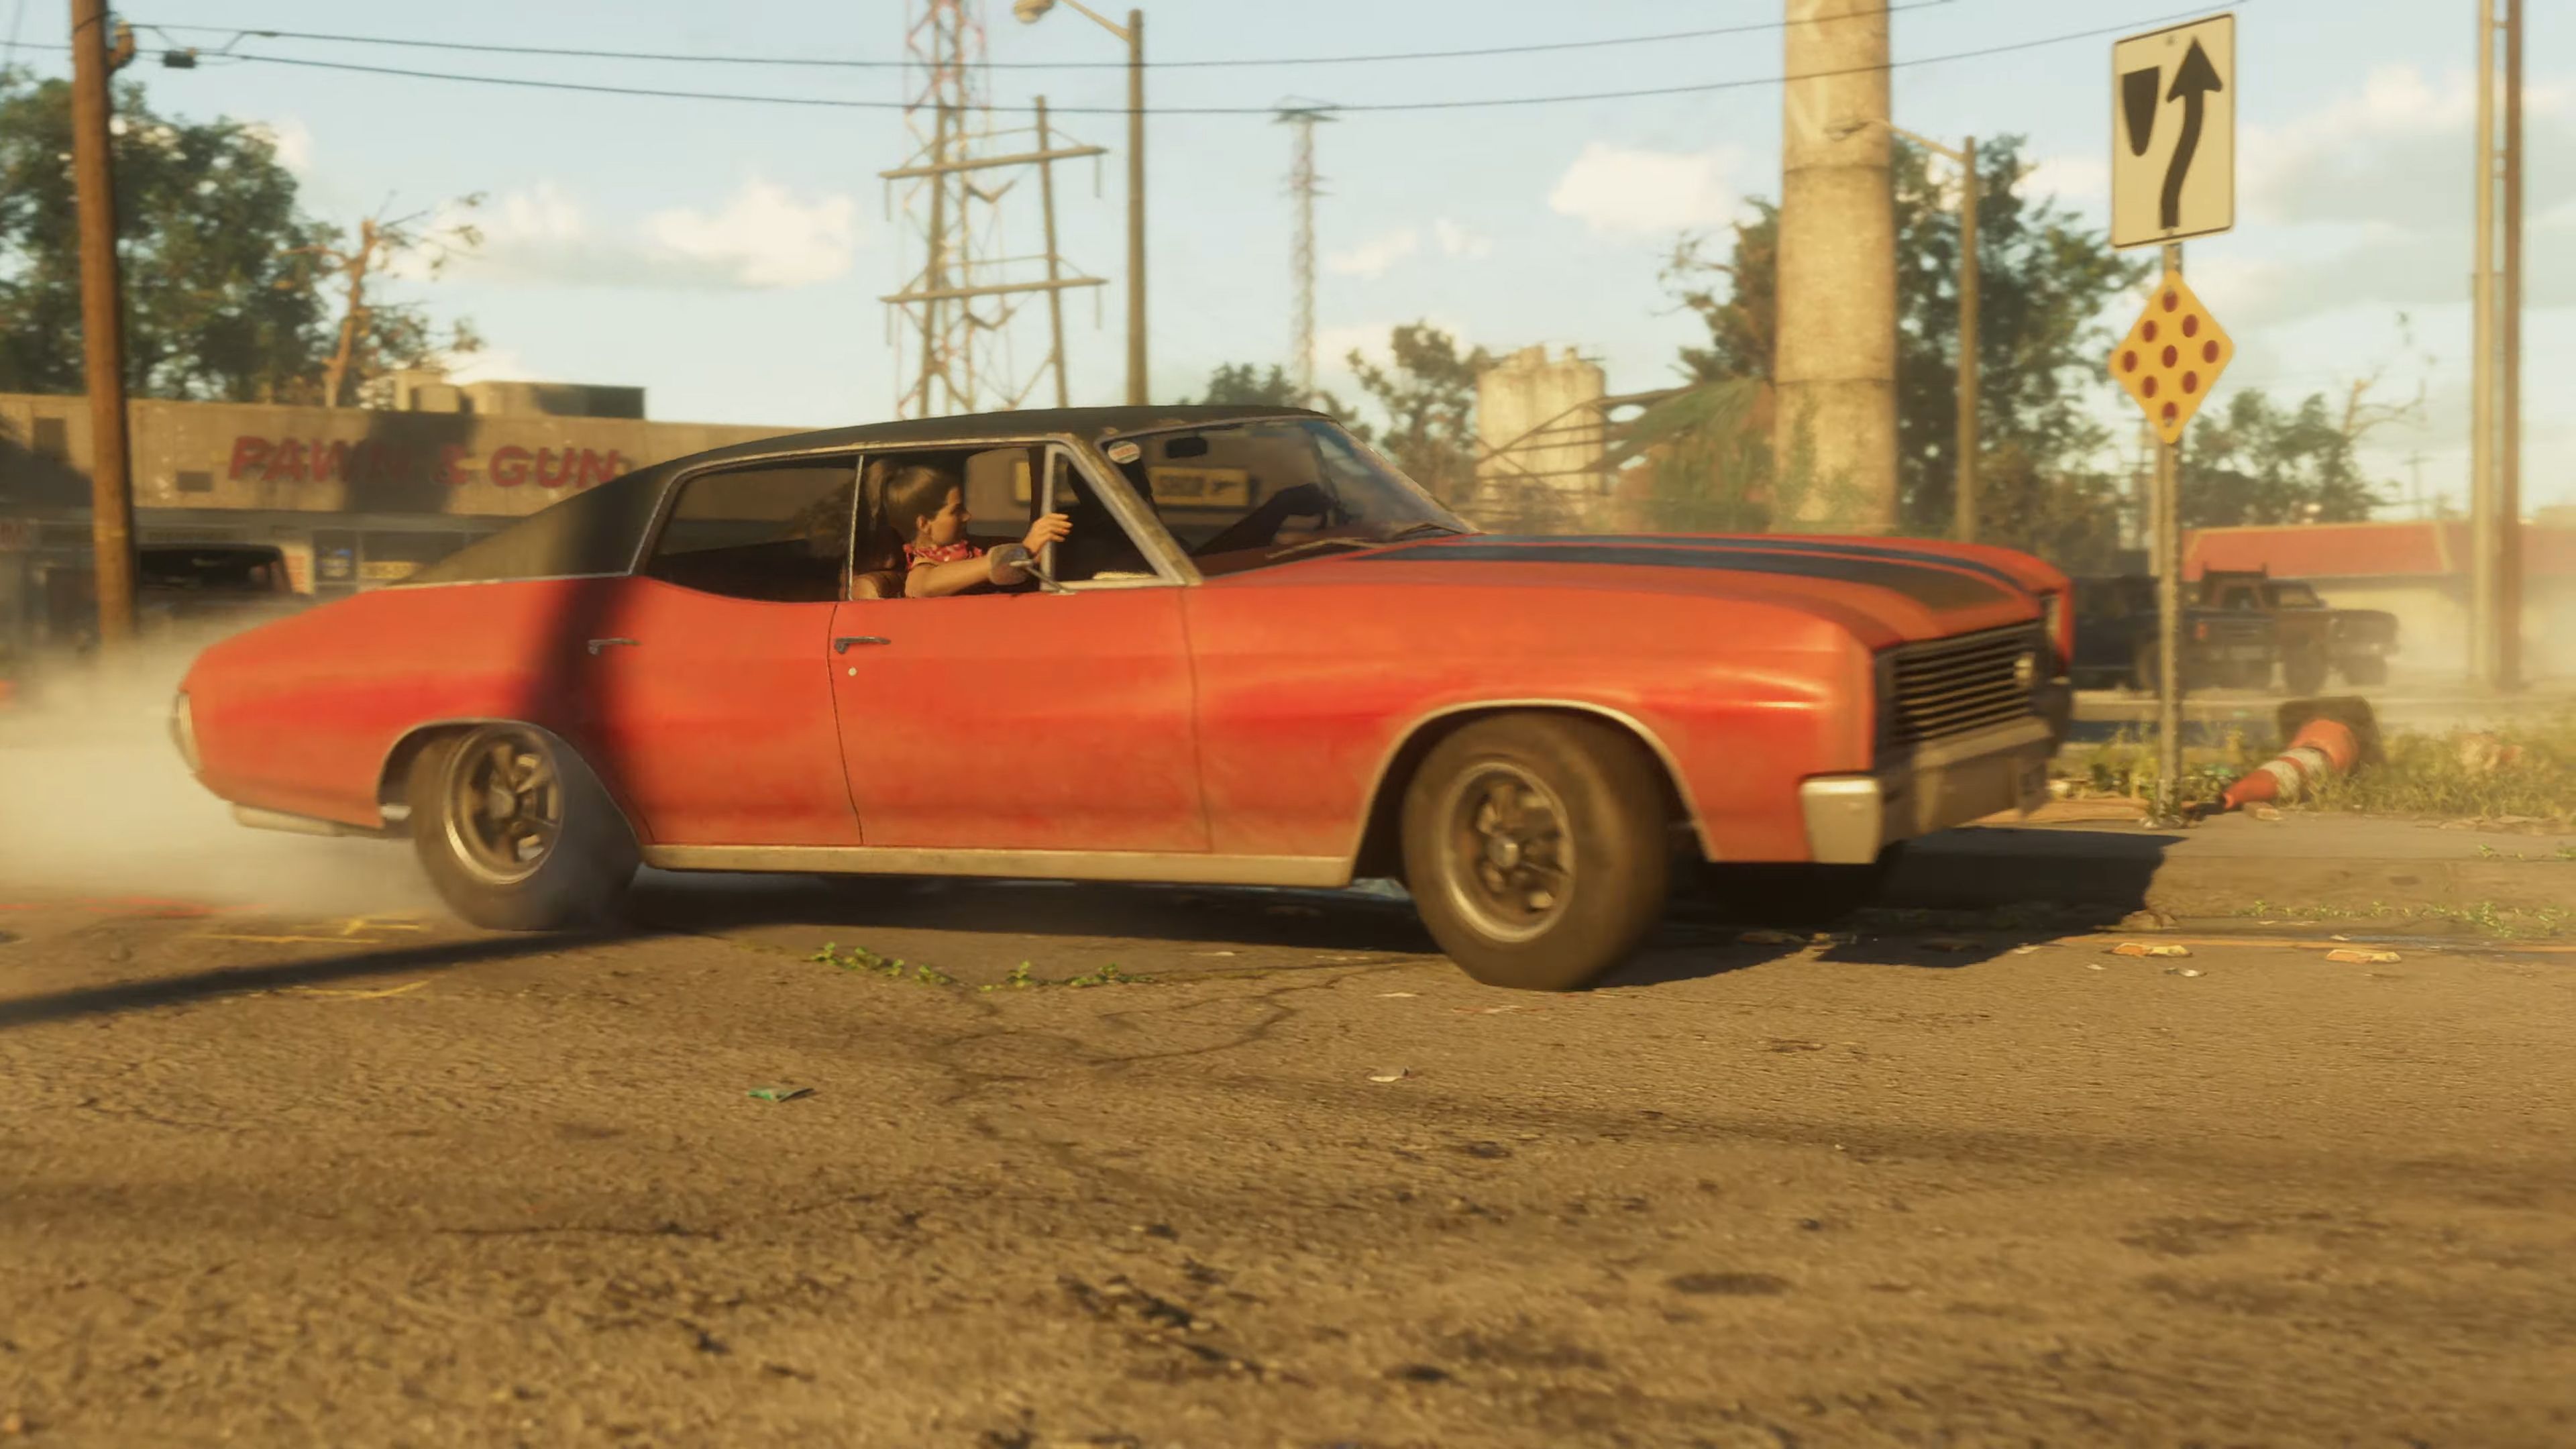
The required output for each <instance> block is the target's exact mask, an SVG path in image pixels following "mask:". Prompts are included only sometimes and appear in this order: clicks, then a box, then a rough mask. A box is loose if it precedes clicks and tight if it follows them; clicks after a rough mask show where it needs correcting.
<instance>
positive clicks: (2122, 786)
mask: <svg viewBox="0 0 2576 1449" xmlns="http://www.w3.org/2000/svg"><path fill="white" fill-rule="evenodd" d="M2281 743H2282V742H2281V741H2280V740H2279V739H2277V738H2275V737H2274V736H2273V734H2272V732H2271V731H2269V730H2257V731H2248V730H2242V729H2232V730H2229V731H2228V732H2227V734H2226V735H2225V737H2224V738H2223V739H2222V740H2221V741H2220V742H2219V743H2218V744H2217V745H2215V746H2199V747H2195V748H2194V749H2192V750H2189V751H2186V752H2185V755H2184V772H2183V778H2182V780H2181V787H2182V788H2181V791H2180V796H2181V800H2182V802H2183V803H2186V804H2190V803H2198V804H2204V805H2214V804H2215V803H2216V802H2217V800H2218V797H2219V796H2220V794H2222V793H2223V792H2224V791H2225V790H2226V789H2227V787H2228V786H2229V785H2231V784H2233V783H2235V781H2236V780H2237V778H2238V777H2240V776H2242V775H2243V774H2245V772H2247V771H2248V770H2252V769H2255V768H2258V767H2259V766H2261V765H2262V764H2263V763H2264V762H2265V761H2267V760H2269V759H2271V758H2272V757H2273V756H2274V755H2277V754H2279V753H2280V751H2281ZM2381 745H2382V748H2383V750H2384V753H2385V754H2386V757H2387V758H2386V760H2385V762H2384V763H2382V764H2380V765H2378V766H2375V767H2373V768H2370V769H2365V770H2358V771H2355V772H2354V773H2353V774H2350V775H2347V776H2344V777H2342V778H2340V779H2334V780H2328V781H2327V782H2325V784H2324V786H2323V787H2322V788H2321V789H2319V790H2318V791H2317V792H2316V793H2315V794H2314V795H2312V796H2310V797H2309V798H2307V799H2305V800H2302V801H2300V802H2299V803H2297V804H2296V805H2293V806H2290V807H2289V808H2291V809H2295V810H2345V811H2354V812H2361V813H2367V814H2376V815H2434V816H2440V817H2443V818H2445V819H2471V820H2490V821H2526V822H2532V823H2547V824H2555V825H2559V826H2569V825H2576V710H2569V711H2566V712H2563V713H2560V714H2557V715H2554V716H2549V717H2546V718H2541V719H2534V720H2527V721H2522V722H2519V723H2515V724H2509V725H2504V726H2500V727H2498V728H2496V729H2492V730H2482V729H2465V728H2461V729H2450V730H2440V731H2420V730H2398V731H2394V732H2390V733H2387V734H2385V735H2384V736H2383V738H2382V740H2381ZM2068 764H2069V765H2070V766H2071V768H2068V769H2065V770H2062V771H2061V772H2060V777H2061V778H2062V779H2065V780H2066V781H2067V782H2068V783H2069V785H2070V787H2071V790H2070V793H2071V794H2073V795H2074V796H2075V797H2077V798H2094V799H2098V798H2119V799H2139V800H2143V799H2148V798H2151V797H2152V796H2153V795H2154V793H2155V788H2156V779H2157V770H2156V747H2155V741H2154V738H2153V736H2152V734H2132V733H2131V732H2130V731H2128V730H2122V731H2121V732H2120V733H2119V734H2118V735H2116V736H2114V737H2113V738H2112V739H2111V740H2110V741H2109V742H2108V743H2106V744H2102V745H2099V746H2096V747H2095V748H2094V749H2093V750H2092V751H2091V753H2090V754H2089V755H2087V756H2085V757H2083V758H2082V759H2080V760H2073V761H2069V762H2068ZM2553 858H2558V859H2568V860H2576V852H2568V851H2561V852H2559V854H2558V856H2556V857H2553Z"/></svg>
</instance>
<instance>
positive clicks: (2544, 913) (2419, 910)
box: [2235, 901, 2571, 939]
mask: <svg viewBox="0 0 2576 1449" xmlns="http://www.w3.org/2000/svg"><path fill="white" fill-rule="evenodd" d="M2235 914H2236V915H2239V916H2259V917H2261V918H2263V919H2265V920H2271V921H2448V922H2450V923H2452V924H2453V925H2460V926H2467V927H2470V928H2471V929H2473V930H2476V931H2478V932H2479V933H2481V934H2483V935H2488V936H2497V937H2503V938H2507V939H2514V938H2530V937H2542V936H2559V935H2564V934H2566V930H2567V923H2568V921H2569V919H2570V916H2571V913H2570V912H2568V911H2564V910H2560V909H2558V908H2556V907H2552V906H2543V907H2540V908H2539V909H2536V910H2523V909H2520V908H2518V907H2514V906H2501V905H2498V904H2496V903H2495V902H2494V901H2472V902H2470V903H2469V904H2467V905H2462V906H2430V905H2408V906H2392V905H2389V904H2388V903H2387V902H2385V901H2372V902H2371V903H2370V904H2369V905H2368V906H2366V907H2354V906H2340V907H2337V906H2284V905H2277V904H2274V903H2273V902H2270V901H2256V902H2255V903H2254V904H2253V905H2251V906H2248V907H2246V908H2245V909H2243V910H2241V911H2237V912H2235Z"/></svg>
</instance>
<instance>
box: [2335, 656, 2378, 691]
mask: <svg viewBox="0 0 2576 1449" xmlns="http://www.w3.org/2000/svg"><path fill="white" fill-rule="evenodd" d="M2343 677H2344V679H2345V680H2346V681H2347V682H2349V683H2350V684H2351V685H2352V686H2353V687H2354V688H2356V689H2370V688H2374V687H2376V686H2378V685H2382V684H2386V683H2387V682H2388V661H2387V660H2385V659H2382V658H2380V657H2379V656H2377V655H2375V654H2363V655H2358V656H2356V657H2354V658H2351V659H2347V660H2345V661H2344V663H2343Z"/></svg>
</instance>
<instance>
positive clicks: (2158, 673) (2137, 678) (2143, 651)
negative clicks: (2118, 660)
mask: <svg viewBox="0 0 2576 1449" xmlns="http://www.w3.org/2000/svg"><path fill="white" fill-rule="evenodd" d="M2156 654H2157V650H2156V638H2155V636H2154V635H2152V634H2150V635H2147V636H2146V637H2144V638H2142V639H2140V640H2138V641H2137V642H2136V643H2134V644H2132V645H2130V646H2129V688H2131V689H2133V690H2135V691H2137V692H2138V693H2140V694H2153V693H2155V692H2156V681H2157V680H2159V679H2162V678H2164V671H2163V670H2162V669H2160V668H2158V667H2157V663H2158V661H2157V657H2156Z"/></svg>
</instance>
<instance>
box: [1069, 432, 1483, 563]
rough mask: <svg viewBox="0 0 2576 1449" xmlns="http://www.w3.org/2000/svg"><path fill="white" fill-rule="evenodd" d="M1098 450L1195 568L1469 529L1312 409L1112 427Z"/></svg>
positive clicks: (1303, 555) (1275, 559)
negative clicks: (1197, 423) (1269, 418)
mask: <svg viewBox="0 0 2576 1449" xmlns="http://www.w3.org/2000/svg"><path fill="white" fill-rule="evenodd" d="M1105 451H1106V452H1107V454H1108V457H1109V460H1110V461H1111V462H1113V463H1115V464H1117V465H1118V468H1119V471H1121V472H1122V473H1124V474H1126V476H1127V481H1128V483H1129V484H1131V485H1133V486H1134V488H1135V489H1136V491H1137V493H1138V494H1139V495H1141V496H1143V497H1145V498H1147V499H1149V500H1150V501H1151V502H1152V504H1153V506H1154V512H1155V513H1156V514H1157V515H1158V516H1159V517H1160V518H1161V519H1162V521H1163V526H1164V527H1165V528H1167V529H1169V530H1171V533H1172V536H1173V537H1174V538H1175V539H1177V540H1178V541H1179V542H1180V545H1181V547H1182V549H1183V550H1185V551H1186V552H1187V553H1188V554H1189V555H1190V557H1191V559H1192V560H1194V561H1195V562H1196V563H1197V564H1198V567H1199V571H1200V572H1201V573H1202V574H1207V575H1216V574H1226V573H1237V572H1240V571H1242V570H1244V569H1250V568H1260V567H1262V566H1263V565H1265V564H1274V563H1284V562H1287V561H1288V560H1290V559H1296V558H1312V557H1316V556H1319V555H1323V554H1328V553H1333V552H1337V551H1340V550H1345V549H1362V548H1375V547H1377V546H1379V545H1381V544H1387V543H1393V542H1397V541H1399V540H1402V539H1408V538H1428V537H1434V536H1437V535H1441V534H1451V533H1472V532H1474V531H1475V530H1474V529H1472V528H1470V527H1469V526H1468V525H1467V523H1466V522H1465V521H1464V520H1462V519H1460V518H1459V517H1458V516H1457V515H1456V514H1453V513H1451V512H1450V511H1449V510H1447V509H1446V508H1443V507H1441V506H1440V504H1439V503H1438V502H1436V501H1435V500H1433V498H1432V497H1431V495H1429V494H1428V493H1425V492H1423V491H1422V489H1421V488H1420V487H1418V486H1416V485H1415V484H1414V482H1413V480H1411V479H1409V478H1407V477H1405V476H1404V475H1403V474H1401V473H1399V472H1397V471H1395V469H1393V468H1392V467H1389V466H1388V465H1387V464H1386V463H1385V462H1384V461H1383V460H1381V459H1380V458H1379V457H1378V456H1377V455H1376V454H1375V453H1372V452H1370V451H1369V450H1368V448H1366V447H1365V446H1363V445H1362V444H1361V443H1360V442H1359V440H1357V439H1356V438H1353V437H1352V436H1351V435H1350V434H1349V433H1346V432H1344V431H1342V429H1340V428H1339V427H1336V426H1334V425H1333V424H1331V423H1328V422H1325V421H1323V420H1322V419H1320V418H1283V419H1280V420H1278V421H1275V422H1249V423H1220V424H1215V425H1212V426H1209V427H1203V428H1190V429H1187V430H1185V431H1175V432H1169V433H1154V434H1150V435H1148V436H1145V437H1137V438H1113V439H1111V440H1109V442H1108V443H1107V444H1106V446H1105Z"/></svg>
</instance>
